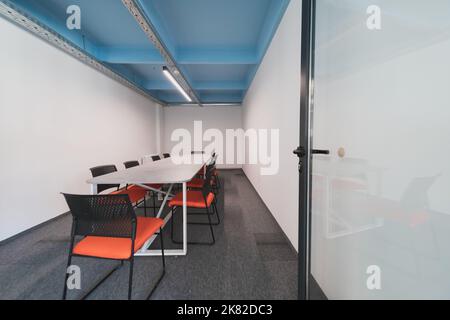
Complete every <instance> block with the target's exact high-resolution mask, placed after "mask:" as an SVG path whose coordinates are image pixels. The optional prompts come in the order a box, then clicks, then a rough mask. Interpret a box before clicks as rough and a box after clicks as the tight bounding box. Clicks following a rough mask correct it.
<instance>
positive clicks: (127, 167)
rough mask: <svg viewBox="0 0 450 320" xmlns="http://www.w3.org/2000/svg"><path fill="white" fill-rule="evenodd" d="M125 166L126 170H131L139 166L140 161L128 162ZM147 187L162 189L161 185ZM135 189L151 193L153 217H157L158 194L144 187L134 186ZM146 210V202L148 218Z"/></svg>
mask: <svg viewBox="0 0 450 320" xmlns="http://www.w3.org/2000/svg"><path fill="white" fill-rule="evenodd" d="M123 165H124V166H125V169H130V168H133V167H137V166H139V161H137V160H131V161H126V162H124V163H123ZM147 186H149V187H150V188H153V189H156V190H158V189H161V188H162V185H161V184H147ZM134 187H136V188H138V189H141V190H145V192H149V193H150V194H151V197H152V199H153V207H152V208H153V216H154V217H156V208H157V207H156V197H157V193H156V192H155V191H153V190H148V189H145V188H142V187H139V186H134ZM146 209H147V204H146V203H145V202H144V211H145V216H147V210H146Z"/></svg>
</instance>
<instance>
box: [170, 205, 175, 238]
mask: <svg viewBox="0 0 450 320" xmlns="http://www.w3.org/2000/svg"><path fill="white" fill-rule="evenodd" d="M171 210H172V217H171V218H170V239H172V242H175V241H174V236H173V235H174V231H173V229H174V226H175V224H174V222H173V220H174V219H175V208H174V207H172V209H171Z"/></svg>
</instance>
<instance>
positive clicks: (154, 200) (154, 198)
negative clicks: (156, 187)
mask: <svg viewBox="0 0 450 320" xmlns="http://www.w3.org/2000/svg"><path fill="white" fill-rule="evenodd" d="M152 198H153V216H154V217H156V214H157V212H156V192H154V191H152Z"/></svg>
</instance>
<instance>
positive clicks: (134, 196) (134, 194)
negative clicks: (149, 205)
mask: <svg viewBox="0 0 450 320" xmlns="http://www.w3.org/2000/svg"><path fill="white" fill-rule="evenodd" d="M110 194H128V196H129V197H130V201H131V203H136V202H139V201H140V200H142V199H144V197H145V195H146V194H147V190H145V189H144V188H141V187H138V186H135V185H131V186H128V188H127V189H120V190H117V191H114V192H111V193H110Z"/></svg>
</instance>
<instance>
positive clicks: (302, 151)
mask: <svg viewBox="0 0 450 320" xmlns="http://www.w3.org/2000/svg"><path fill="white" fill-rule="evenodd" d="M294 154H296V155H297V157H299V158H303V157H304V156H306V151H305V148H303V147H298V148H297V149H295V150H294Z"/></svg>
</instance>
